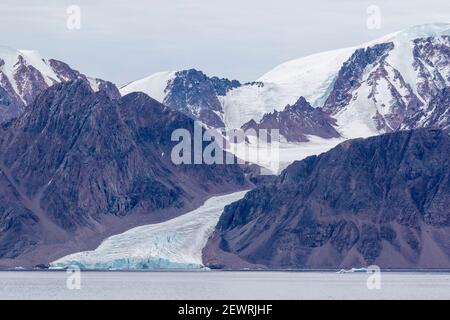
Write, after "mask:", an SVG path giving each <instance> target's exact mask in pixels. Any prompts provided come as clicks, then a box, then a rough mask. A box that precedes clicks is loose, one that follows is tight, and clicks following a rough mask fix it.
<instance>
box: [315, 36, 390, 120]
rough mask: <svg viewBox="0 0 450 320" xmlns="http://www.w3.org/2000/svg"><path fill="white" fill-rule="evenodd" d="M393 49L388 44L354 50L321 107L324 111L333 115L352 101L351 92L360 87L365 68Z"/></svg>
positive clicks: (381, 58) (380, 59)
mask: <svg viewBox="0 0 450 320" xmlns="http://www.w3.org/2000/svg"><path fill="white" fill-rule="evenodd" d="M393 48H394V44H393V43H392V42H388V43H382V44H377V45H374V46H372V47H368V48H365V49H364V48H363V49H358V50H356V51H355V52H354V53H353V55H352V56H351V57H350V58H349V59H348V60H347V61H346V62H345V63H344V65H343V66H342V68H341V69H340V70H339V73H338V75H337V78H336V81H335V83H334V86H333V90H332V91H331V93H330V95H329V96H328V98H327V100H326V101H325V104H324V106H323V108H324V110H325V111H327V112H329V113H335V112H337V111H339V110H340V109H341V108H343V107H345V106H347V105H348V103H349V102H350V100H351V99H352V91H353V90H355V89H356V88H358V87H359V86H360V85H361V82H362V76H363V75H364V71H365V69H366V67H367V66H369V65H371V64H374V63H376V62H379V61H382V60H383V59H384V58H385V57H386V55H387V54H388V52H389V51H390V50H392V49H393Z"/></svg>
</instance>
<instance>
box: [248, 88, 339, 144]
mask: <svg viewBox="0 0 450 320" xmlns="http://www.w3.org/2000/svg"><path fill="white" fill-rule="evenodd" d="M335 125H336V120H335V119H333V118H332V117H330V116H329V115H328V114H327V113H326V112H324V111H322V109H320V108H313V107H312V106H311V105H310V104H309V103H308V102H307V101H306V100H305V98H303V97H300V99H298V101H297V102H296V103H295V104H293V105H292V106H291V105H288V106H286V108H285V109H284V110H283V111H280V112H278V111H274V112H272V113H268V114H265V115H264V116H263V118H262V119H261V121H260V122H259V123H256V122H255V121H254V120H250V121H249V122H247V123H246V124H244V125H243V126H242V129H244V130H248V129H254V130H260V129H266V130H268V132H270V130H272V129H277V130H279V133H280V134H281V135H282V136H283V137H284V138H285V139H286V140H287V141H288V142H308V141H309V138H308V136H317V137H321V138H324V139H331V138H339V137H340V134H339V133H338V132H337V131H336V128H335Z"/></svg>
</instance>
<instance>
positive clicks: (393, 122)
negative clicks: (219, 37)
mask: <svg viewBox="0 0 450 320" xmlns="http://www.w3.org/2000/svg"><path fill="white" fill-rule="evenodd" d="M186 73H188V72H186V71H185V72H179V73H176V72H168V73H160V74H156V75H153V76H151V77H149V78H146V79H143V80H139V81H136V82H133V83H131V84H129V85H127V86H125V87H123V88H122V89H121V91H122V94H125V93H128V92H131V91H144V92H146V93H148V94H150V95H152V94H153V95H154V96H155V97H156V98H157V99H159V100H160V101H162V102H166V103H167V104H168V105H169V106H170V105H171V103H169V102H170V101H169V100H170V99H168V97H170V96H183V97H184V96H189V92H190V91H193V90H194V91H197V92H201V90H200V89H199V88H201V87H203V86H204V84H203V82H201V81H190V82H183V83H184V84H185V85H184V86H174V85H173V84H174V83H175V82H176V80H174V79H178V78H179V75H180V74H186ZM205 77H206V76H205ZM206 78H208V79H213V78H209V77H206ZM235 83H236V85H228V86H227V87H226V90H225V91H222V92H220V93H217V92H214V90H210V93H211V94H210V95H209V96H210V97H211V99H209V100H208V102H209V101H210V100H211V101H212V100H214V102H215V103H214V104H209V106H211V105H214V107H209V109H210V110H212V111H213V112H214V113H215V114H216V115H217V117H218V118H220V120H221V121H218V120H217V118H216V122H217V123H219V124H222V123H223V124H224V125H225V127H226V128H228V129H231V128H240V127H241V126H242V125H243V124H245V123H247V122H249V121H250V120H254V121H255V122H259V121H261V120H262V119H263V117H264V115H265V114H268V113H271V112H273V111H274V110H276V111H282V110H283V109H284V108H285V107H286V106H287V105H293V104H295V102H296V101H297V100H298V99H299V98H300V97H301V96H303V97H305V98H306V100H307V101H308V102H309V103H311V105H312V106H314V107H318V108H323V110H324V111H326V112H327V113H329V114H330V115H331V116H333V117H334V118H335V119H336V121H337V122H336V123H337V130H338V131H339V133H340V134H341V135H342V136H343V137H344V138H355V137H366V136H371V135H377V134H380V133H383V132H390V131H396V130H399V129H412V128H418V127H421V126H427V125H433V126H440V127H442V123H445V122H446V121H447V120H445V119H447V117H446V113H445V112H444V113H442V108H444V109H445V107H446V105H445V104H444V105H443V106H440V107H438V108H437V107H436V106H435V105H434V104H431V100H433V99H434V100H433V101H434V103H436V101H437V98H436V96H437V95H440V94H443V90H445V88H447V87H449V86H450V24H446V23H441V24H426V25H420V26H415V27H411V28H408V29H405V30H402V31H399V32H396V33H392V34H389V35H387V36H384V37H382V38H380V39H377V40H374V41H370V42H367V43H364V44H362V45H360V46H355V47H351V48H345V49H339V50H334V51H329V52H323V53H319V54H314V55H310V56H307V57H303V58H300V59H297V60H293V61H289V62H286V63H283V64H281V65H279V66H277V67H275V68H274V69H273V70H271V71H269V72H268V73H266V74H264V75H263V76H262V77H260V78H259V79H257V80H256V81H255V82H253V83H247V84H240V85H238V82H237V81H236V82H235ZM197 100H198V99H197ZM217 100H218V101H219V102H220V104H217ZM443 101H445V99H444V100H443ZM442 103H444V102H442ZM205 105H208V103H204V102H203V101H200V102H199V104H197V105H189V107H190V108H191V109H192V110H198V109H200V110H201V109H202V108H204V106H205ZM437 110H441V111H440V112H441V114H440V116H439V117H437V116H436V115H435V114H434V113H435V111H437ZM192 114H193V115H194V116H195V117H197V118H199V119H200V120H202V118H203V117H201V116H198V112H197V114H196V112H192ZM443 116H444V118H445V119H443V118H442V117H443ZM438 118H439V119H440V120H439V121H438V122H433V119H438ZM208 124H210V125H214V123H212V122H211V121H209V123H208Z"/></svg>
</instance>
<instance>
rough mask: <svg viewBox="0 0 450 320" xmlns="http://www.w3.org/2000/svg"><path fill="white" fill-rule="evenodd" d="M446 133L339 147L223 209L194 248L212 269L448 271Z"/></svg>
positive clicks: (399, 135) (392, 136)
mask: <svg viewBox="0 0 450 320" xmlns="http://www.w3.org/2000/svg"><path fill="white" fill-rule="evenodd" d="M449 154H450V135H449V132H448V131H442V130H435V129H418V130H413V131H400V132H396V133H389V134H384V135H381V136H377V137H372V138H368V139H365V140H364V139H357V140H349V141H346V142H344V143H342V144H340V145H339V146H337V147H335V148H334V149H332V150H330V151H329V152H327V153H324V154H321V155H320V156H312V157H308V158H306V159H305V160H302V161H298V162H295V163H294V164H292V165H290V166H289V167H288V168H287V169H286V170H284V171H283V173H282V174H281V175H280V176H279V177H278V178H277V179H276V181H275V182H273V183H268V184H266V185H263V186H260V187H258V188H257V189H255V190H253V191H251V192H249V193H248V194H247V195H246V196H245V198H244V199H242V200H240V201H238V202H236V203H234V204H232V205H230V206H228V207H226V208H225V211H224V213H223V215H222V217H221V219H220V222H219V224H218V226H217V227H216V231H215V233H214V235H213V236H212V237H211V238H210V240H209V243H208V245H207V246H206V248H205V249H204V262H205V263H206V264H208V265H210V266H212V267H220V268H243V267H250V268H257V267H263V268H347V267H358V266H368V265H371V264H376V265H379V266H381V267H384V268H444V267H445V268H448V267H450V247H449V243H450V211H449V209H448V208H449V206H450V160H449V157H448V155H449Z"/></svg>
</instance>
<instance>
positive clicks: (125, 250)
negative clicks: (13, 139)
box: [50, 191, 247, 270]
mask: <svg viewBox="0 0 450 320" xmlns="http://www.w3.org/2000/svg"><path fill="white" fill-rule="evenodd" d="M246 193H247V191H241V192H236V193H232V194H228V195H224V196H218V197H212V198H210V199H209V200H207V201H206V202H205V203H204V204H203V205H202V206H201V207H199V208H198V209H196V210H193V211H191V212H189V213H186V214H184V215H182V216H179V217H176V218H174V219H171V220H168V221H165V222H162V223H158V224H150V225H144V226H140V227H137V228H133V229H130V230H128V231H126V232H124V233H121V234H118V235H114V236H112V237H109V238H107V239H106V240H104V241H103V242H102V243H101V244H100V246H99V247H98V248H96V249H95V250H92V251H83V252H78V253H74V254H70V255H68V256H65V257H63V258H60V259H58V260H56V261H54V262H52V263H51V264H50V269H64V268H69V267H73V266H76V267H79V268H80V269H82V270H158V269H190V270H195V269H198V270H201V269H205V266H204V265H203V262H202V250H203V248H204V247H205V245H206V242H207V241H208V238H209V237H210V236H211V234H212V233H213V231H214V228H215V226H216V225H217V222H218V221H219V218H220V216H221V214H222V212H223V209H224V207H225V206H226V205H228V204H231V203H233V202H235V201H237V200H240V199H241V198H243V197H244V196H245V194H246Z"/></svg>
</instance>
